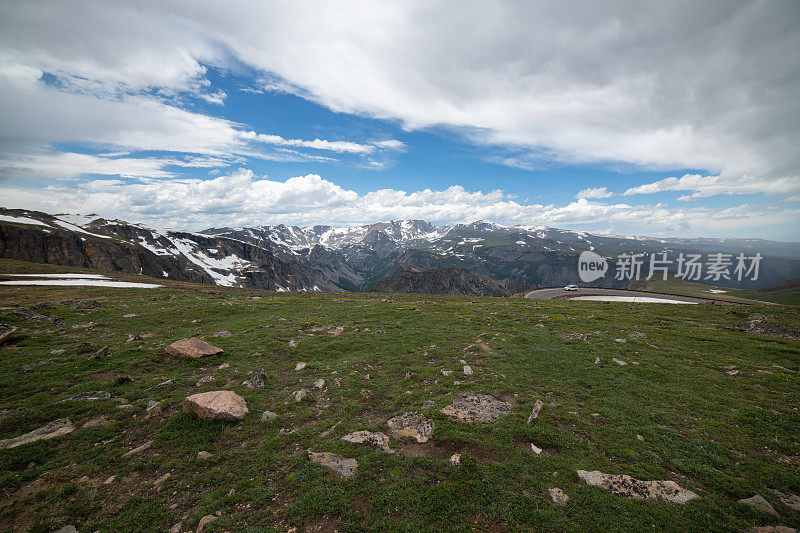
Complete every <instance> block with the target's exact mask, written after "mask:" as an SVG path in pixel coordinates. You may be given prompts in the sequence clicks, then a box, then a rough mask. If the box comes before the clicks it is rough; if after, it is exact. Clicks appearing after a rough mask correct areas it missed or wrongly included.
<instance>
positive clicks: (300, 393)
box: [292, 389, 308, 402]
mask: <svg viewBox="0 0 800 533" xmlns="http://www.w3.org/2000/svg"><path fill="white" fill-rule="evenodd" d="M292 396H294V401H296V402H302V401H303V399H305V397H306V396H308V391H307V390H306V389H300V390H296V391H294V392H293V393H292Z"/></svg>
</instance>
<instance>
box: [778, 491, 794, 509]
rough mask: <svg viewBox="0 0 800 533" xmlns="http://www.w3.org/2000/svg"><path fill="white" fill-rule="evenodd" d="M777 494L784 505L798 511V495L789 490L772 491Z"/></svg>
mask: <svg viewBox="0 0 800 533" xmlns="http://www.w3.org/2000/svg"><path fill="white" fill-rule="evenodd" d="M773 492H775V494H776V495H777V496H778V499H779V500H780V501H781V503H782V504H783V505H785V506H786V507H791V508H792V509H794V510H795V511H800V496H797V495H795V494H792V493H790V492H781V491H779V490H776V491H773Z"/></svg>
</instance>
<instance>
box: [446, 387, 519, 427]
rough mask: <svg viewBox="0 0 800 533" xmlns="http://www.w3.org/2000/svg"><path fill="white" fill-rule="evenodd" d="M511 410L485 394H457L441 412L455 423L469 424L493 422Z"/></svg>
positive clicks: (505, 404) (508, 406) (506, 405)
mask: <svg viewBox="0 0 800 533" xmlns="http://www.w3.org/2000/svg"><path fill="white" fill-rule="evenodd" d="M512 411H513V409H512V408H511V406H510V405H508V404H507V403H505V402H501V401H500V400H498V399H497V398H495V397H494V396H489V395H487V394H474V393H472V392H465V393H463V394H459V395H458V396H456V397H455V399H454V400H453V403H452V404H450V405H448V406H447V407H445V408H444V409H442V410H441V412H442V413H443V414H445V415H447V416H448V417H450V418H451V419H453V420H455V421H456V422H461V423H467V424H470V423H472V422H485V423H491V422H495V421H496V420H497V419H498V418H500V417H501V416H505V415H509V414H511V413H512Z"/></svg>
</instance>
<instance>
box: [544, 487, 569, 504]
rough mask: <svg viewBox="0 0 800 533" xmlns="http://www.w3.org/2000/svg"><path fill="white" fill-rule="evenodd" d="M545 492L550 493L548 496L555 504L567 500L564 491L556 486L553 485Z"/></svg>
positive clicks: (563, 502) (567, 497) (564, 502)
mask: <svg viewBox="0 0 800 533" xmlns="http://www.w3.org/2000/svg"><path fill="white" fill-rule="evenodd" d="M547 492H549V493H550V498H551V499H552V500H553V503H554V504H556V505H564V504H566V503H567V502H568V501H569V496H567V495H566V494H565V493H564V491H563V490H561V489H560V488H558V487H553V488H552V489H548V490H547Z"/></svg>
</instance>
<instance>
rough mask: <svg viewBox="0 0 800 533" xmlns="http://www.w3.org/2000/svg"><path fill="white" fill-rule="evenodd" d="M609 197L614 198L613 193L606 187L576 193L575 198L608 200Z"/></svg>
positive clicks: (591, 188)
mask: <svg viewBox="0 0 800 533" xmlns="http://www.w3.org/2000/svg"><path fill="white" fill-rule="evenodd" d="M611 196H614V193H612V192H609V190H608V189H607V188H606V187H590V188H588V189H583V190H582V191H580V192H578V194H576V195H575V198H577V199H581V198H610V197H611Z"/></svg>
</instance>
